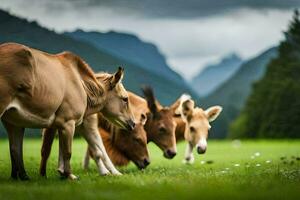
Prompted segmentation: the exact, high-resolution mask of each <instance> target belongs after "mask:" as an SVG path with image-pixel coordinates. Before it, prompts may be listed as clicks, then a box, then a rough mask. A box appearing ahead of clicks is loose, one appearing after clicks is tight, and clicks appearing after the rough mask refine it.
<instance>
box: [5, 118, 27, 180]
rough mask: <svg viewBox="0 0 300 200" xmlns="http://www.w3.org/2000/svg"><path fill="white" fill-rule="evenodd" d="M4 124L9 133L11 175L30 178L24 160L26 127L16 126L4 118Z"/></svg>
mask: <svg viewBox="0 0 300 200" xmlns="http://www.w3.org/2000/svg"><path fill="white" fill-rule="evenodd" d="M2 122H3V125H4V127H5V129H6V131H7V133H8V139H9V150H10V159H11V177H12V178H13V179H18V178H20V179H21V180H29V177H28V175H27V173H26V171H25V168H24V161H23V137H24V131H25V129H24V128H22V127H16V126H14V125H12V124H10V123H8V122H6V121H4V120H2Z"/></svg>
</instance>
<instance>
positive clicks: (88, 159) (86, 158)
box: [82, 147, 91, 170]
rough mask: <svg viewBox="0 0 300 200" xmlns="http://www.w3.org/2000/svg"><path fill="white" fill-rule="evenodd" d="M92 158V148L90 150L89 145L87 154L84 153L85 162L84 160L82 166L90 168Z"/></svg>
mask: <svg viewBox="0 0 300 200" xmlns="http://www.w3.org/2000/svg"><path fill="white" fill-rule="evenodd" d="M90 158H91V156H90V150H89V147H87V148H86V152H85V155H84V158H83V162H82V168H83V169H84V170H88V169H89V165H90Z"/></svg>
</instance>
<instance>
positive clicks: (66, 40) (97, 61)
mask: <svg viewBox="0 0 300 200" xmlns="http://www.w3.org/2000/svg"><path fill="white" fill-rule="evenodd" d="M0 27H1V28H0V43H4V42H17V43H22V44H24V45H28V46H30V47H33V48H37V49H40V50H43V51H46V52H49V53H58V52H62V51H66V50H67V51H71V52H74V53H76V54H78V55H80V56H81V57H82V58H83V59H84V60H85V61H87V63H89V64H90V66H91V67H92V68H93V69H94V70H95V71H96V72H97V71H108V72H114V71H115V70H116V69H117V66H123V67H124V68H125V76H124V81H123V82H124V85H125V87H126V88H127V89H128V90H131V91H133V92H136V93H138V94H141V91H140V87H141V85H144V84H147V85H151V86H152V87H153V88H154V91H155V94H156V96H157V97H158V99H159V100H160V101H161V102H162V103H163V104H165V105H166V104H167V105H168V104H170V103H172V102H173V101H175V100H176V98H178V97H179V96H180V95H181V94H182V93H184V92H188V93H191V94H192V95H194V98H197V96H196V94H195V93H193V91H191V90H190V88H188V87H186V86H185V82H178V83H174V82H172V81H169V80H166V79H165V78H163V77H161V76H158V75H157V74H156V73H154V72H152V71H150V70H147V69H145V68H143V67H141V66H138V65H137V64H133V63H130V62H128V61H127V60H123V59H121V58H118V57H116V56H114V55H112V54H110V53H109V52H108V51H105V50H100V49H98V48H96V47H95V46H93V45H91V44H89V43H87V42H84V41H79V40H75V39H73V38H71V37H69V36H67V35H64V34H58V33H56V32H54V31H51V30H48V29H46V28H44V27H41V26H40V25H39V24H37V23H36V22H30V21H28V20H26V19H21V18H18V17H16V16H13V15H11V14H9V13H8V12H6V11H3V10H0Z"/></svg>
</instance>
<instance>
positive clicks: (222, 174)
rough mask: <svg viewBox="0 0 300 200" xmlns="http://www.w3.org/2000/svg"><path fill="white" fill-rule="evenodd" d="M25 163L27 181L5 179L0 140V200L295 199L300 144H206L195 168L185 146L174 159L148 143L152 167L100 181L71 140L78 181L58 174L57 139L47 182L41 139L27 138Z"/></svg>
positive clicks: (80, 145) (299, 186)
mask: <svg viewBox="0 0 300 200" xmlns="http://www.w3.org/2000/svg"><path fill="white" fill-rule="evenodd" d="M24 145H25V146H24V151H25V152H24V155H25V165H26V168H27V171H28V174H29V175H30V177H31V180H30V181H28V182H21V181H13V180H10V179H9V175H10V160H9V152H8V142H7V140H0V149H1V157H0V172H1V173H0V199H1V200H2V199H3V200H4V199H14V200H16V199H22V200H23V199H32V200H33V199H54V200H57V199H62V198H63V199H66V200H67V199H72V200H75V199H122V200H126V199H143V200H147V199H211V198H218V199H225V198H226V199H227V198H231V199H245V198H246V199H256V200H257V199H269V198H271V197H272V199H299V197H300V161H299V160H297V159H299V157H300V141H297V140H296V141H295V140H293V141H292V140H290V141H242V142H241V143H239V142H231V141H209V146H208V152H207V153H206V154H205V155H201V156H199V155H196V159H195V164H194V165H184V164H182V162H181V161H182V158H183V152H184V144H180V145H179V146H178V152H179V154H178V155H177V156H176V157H175V158H174V159H173V160H167V159H164V158H163V157H162V152H161V151H160V150H159V149H157V148H156V147H155V146H154V145H151V144H150V145H149V148H150V153H151V162H152V163H151V164H150V166H149V167H148V168H147V169H146V170H144V171H139V170H137V168H136V167H135V166H134V165H132V164H131V165H129V166H128V167H126V168H121V169H120V170H121V172H122V173H123V174H124V175H123V176H120V177H113V176H107V177H101V176H99V175H98V173H97V170H96V167H95V164H94V163H92V165H91V169H90V170H89V171H84V170H82V168H81V160H82V157H83V154H84V151H85V147H86V144H85V142H84V141H83V140H80V139H76V140H75V141H74V148H73V150H74V154H73V157H72V167H73V171H74V173H75V174H76V175H79V176H80V180H79V181H74V182H72V181H67V180H60V178H59V176H58V174H57V173H56V165H57V141H56V143H55V145H54V149H53V151H52V155H51V159H50V162H49V165H48V179H44V178H40V177H39V176H38V167H39V161H40V153H39V151H40V146H41V140H39V139H28V138H26V140H25V143H24Z"/></svg>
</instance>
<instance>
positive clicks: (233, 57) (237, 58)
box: [221, 52, 242, 62]
mask: <svg viewBox="0 0 300 200" xmlns="http://www.w3.org/2000/svg"><path fill="white" fill-rule="evenodd" d="M226 61H237V62H241V61H242V58H241V57H240V56H239V55H238V54H237V53H235V52H232V53H229V54H227V55H226V56H224V57H223V58H222V61H221V62H226Z"/></svg>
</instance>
